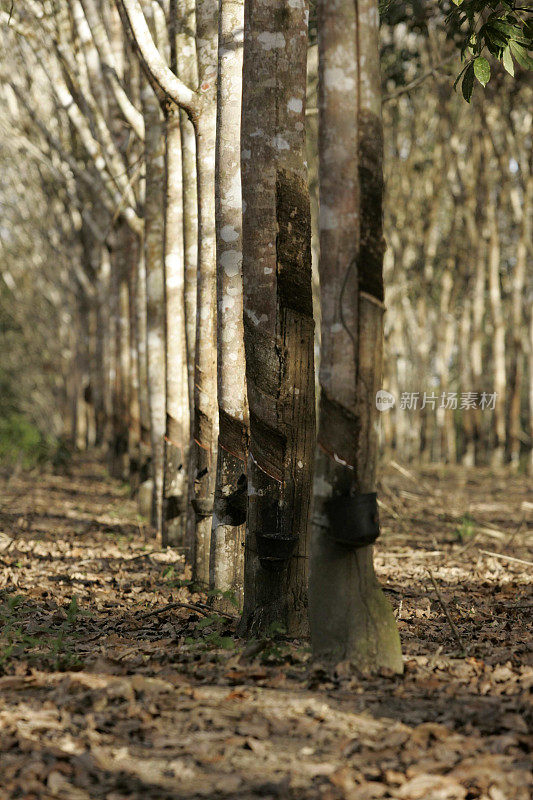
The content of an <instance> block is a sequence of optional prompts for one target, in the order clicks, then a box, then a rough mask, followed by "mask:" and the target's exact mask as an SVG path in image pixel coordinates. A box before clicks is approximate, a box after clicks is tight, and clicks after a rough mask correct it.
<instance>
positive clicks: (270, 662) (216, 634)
mask: <svg viewBox="0 0 533 800" xmlns="http://www.w3.org/2000/svg"><path fill="white" fill-rule="evenodd" d="M0 485H1V495H0V497H1V499H0V762H1V765H2V770H1V775H2V779H1V785H0V798H2V800H4V798H5V800H8V799H9V800H11V798H23V799H24V800H40V799H41V798H60V799H61V798H64V799H65V800H87V799H88V798H91V799H92V798H95V799H96V798H98V799H99V798H103V799H104V800H125V798H128V800H129V799H130V798H132V799H135V800H140V799H141V798H142V799H143V800H152V798H153V800H155V799H156V798H157V800H170V799H171V798H176V799H177V798H191V799H192V798H213V799H214V800H223V799H226V800H229V799H230V798H240V799H242V800H246V799H247V798H287V799H288V800H311V799H313V800H314V798H317V799H318V798H321V799H322V800H342V799H343V798H345V799H346V800H367V799H368V800H373V798H389V799H393V800H474V799H477V798H479V800H529V798H530V797H531V796H532V794H533V779H532V770H531V767H532V763H531V751H532V749H533V733H532V724H531V723H532V720H533V714H532V706H531V697H532V689H533V643H532V639H531V628H530V620H531V608H532V607H533V602H532V600H533V598H532V594H531V586H532V581H533V571H532V568H531V567H529V566H528V564H527V562H528V561H531V536H532V531H531V527H532V525H531V523H532V521H533V505H532V504H531V502H530V501H529V500H528V495H527V479H526V478H525V477H523V476H519V475H516V476H511V475H507V474H503V473H501V474H499V475H492V474H491V473H489V472H486V471H483V470H480V469H476V470H475V471H472V470H471V471H465V470H461V469H459V468H457V469H455V468H454V469H453V470H452V469H451V468H450V469H445V468H443V467H434V468H430V467H427V468H425V469H423V470H417V471H416V473H415V471H412V470H408V469H406V468H405V467H401V465H394V464H391V465H390V466H388V467H387V468H385V470H384V475H383V478H382V481H381V485H380V497H381V499H382V507H381V518H382V537H381V539H380V540H379V543H378V546H377V548H376V568H377V571H378V574H379V576H380V579H381V581H382V584H383V586H384V590H385V592H386V594H387V596H388V597H389V599H390V601H391V603H392V605H393V606H394V609H395V614H396V617H397V620H398V625H399V628H400V633H401V636H402V642H403V648H404V656H405V673H404V675H403V676H391V675H387V674H381V675H379V676H377V677H369V676H361V675H357V674H355V673H354V671H353V669H352V667H351V665H350V664H349V663H348V662H344V663H340V664H337V665H336V666H335V667H329V666H326V665H321V664H316V663H312V662H311V658H310V649H309V645H308V642H301V641H300V642H297V641H290V640H288V639H287V637H285V636H283V634H282V633H281V632H279V631H273V632H272V636H271V637H267V638H266V639H264V640H261V641H252V642H244V641H242V640H239V639H238V638H237V637H236V633H235V628H236V619H234V618H233V617H232V615H224V616H223V615H220V614H217V613H216V611H214V610H212V609H211V608H210V602H209V597H206V596H205V595H202V594H199V593H197V592H194V591H193V587H191V584H190V576H189V573H188V571H187V569H186V568H185V565H184V558H183V551H181V550H179V549H172V548H167V549H165V550H161V548H160V546H159V545H158V544H157V542H156V541H155V540H154V539H153V538H152V537H151V533H150V530H149V528H148V526H147V525H146V524H145V523H143V522H142V521H141V520H140V519H139V517H138V516H137V513H136V507H135V502H134V500H132V499H131V498H130V497H129V494H128V490H127V487H125V486H124V485H122V484H120V483H119V482H117V481H114V480H112V479H110V478H109V477H108V476H107V475H106V473H105V471H104V469H103V468H102V467H101V466H100V465H99V464H98V463H97V462H96V461H94V459H92V458H91V457H88V456H86V455H85V456H83V457H81V456H80V457H79V458H77V459H76V460H75V462H74V464H73V466H72V468H71V470H70V474H65V475H61V474H49V473H42V474H38V475H36V474H18V475H13V476H4V477H2V478H0ZM499 556H504V557H506V558H501V557H499ZM511 559H514V560H511ZM522 562H524V563H522ZM451 623H453V624H451Z"/></svg>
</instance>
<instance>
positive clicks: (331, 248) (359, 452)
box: [310, 0, 403, 672]
mask: <svg viewBox="0 0 533 800" xmlns="http://www.w3.org/2000/svg"><path fill="white" fill-rule="evenodd" d="M319 14H320V17H319V77H320V104H319V110H320V138H319V154H320V167H319V170H320V200H321V211H320V252H321V257H320V286H321V296H322V355H321V369H320V387H321V396H320V415H319V430H318V446H317V458H316V468H315V482H314V513H313V526H312V527H313V540H312V551H311V555H312V561H311V578H310V620H311V638H312V644H313V653H314V655H315V657H319V658H326V659H331V660H336V661H341V660H344V659H350V661H352V662H353V663H354V664H355V665H356V666H357V667H358V668H359V669H361V670H364V671H376V670H377V669H379V668H380V667H387V668H389V669H392V670H394V671H395V672H401V671H402V670H403V662H402V654H401V649H400V641H399V637H398V631H397V628H396V622H395V619H394V616H393V613H392V609H391V608H390V606H389V603H388V601H387V600H386V599H385V596H384V595H383V593H382V591H381V588H380V587H379V584H378V582H377V579H376V576H375V573H374V566H373V554H372V544H371V543H372V542H373V541H374V539H375V537H376V535H377V534H378V532H379V527H378V511H377V500H376V495H375V491H376V477H375V475H376V461H377V445H378V437H377V418H376V406H375V397H376V391H377V390H378V389H379V388H380V385H381V366H382V346H383V345H382V338H383V312H384V304H383V277H382V266H383V249H384V242H383V233H382V192H383V177H382V139H383V135H382V123H381V100H380V74H379V50H378V8H377V0H359V2H358V4H357V8H356V7H355V5H354V4H353V3H352V2H351V1H350V2H348V0H339V2H337V3H331V2H329V0H321V2H320V4H319ZM354 54H358V57H357V56H355V57H354ZM358 100H359V104H358V103H357V101H358ZM358 233H359V237H358Z"/></svg>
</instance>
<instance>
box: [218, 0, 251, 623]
mask: <svg viewBox="0 0 533 800" xmlns="http://www.w3.org/2000/svg"><path fill="white" fill-rule="evenodd" d="M243 27H244V0H221V2H220V6H219V34H218V37H219V38H218V85H217V94H218V102H217V140H216V195H215V205H216V231H217V237H216V243H217V363H218V369H217V388H218V415H219V434H218V455H217V478H216V488H215V506H214V514H213V530H212V534H211V567H210V569H211V586H212V589H213V590H214V591H215V593H216V594H215V595H214V597H213V602H214V605H215V607H217V608H219V609H222V610H226V611H228V610H231V609H232V607H233V608H235V605H237V606H238V607H239V608H242V595H243V573H244V531H245V525H244V523H245V520H246V458H247V450H248V405H247V400H246V363H245V357H244V328H243V299H242V202H241V167H240V164H241V158H240V124H241V94H242V45H243Z"/></svg>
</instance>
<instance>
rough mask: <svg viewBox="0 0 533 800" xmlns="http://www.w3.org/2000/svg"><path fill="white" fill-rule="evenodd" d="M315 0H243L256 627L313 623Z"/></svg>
mask: <svg viewBox="0 0 533 800" xmlns="http://www.w3.org/2000/svg"><path fill="white" fill-rule="evenodd" d="M308 10H309V9H308V4H307V2H304V1H303V0H302V2H294V0H282V2H279V0H263V2H248V3H246V5H245V27H244V61H243V99H242V103H243V111H242V132H241V159H242V161H241V169H242V189H243V212H244V213H243V283H244V341H245V350H246V376H247V392H248V404H249V413H250V445H249V456H248V469H247V475H248V509H247V533H246V546H245V586H244V609H243V617H242V622H241V629H242V631H243V632H245V633H248V634H252V635H254V634H256V633H258V632H261V631H264V630H268V629H269V628H271V626H272V625H273V624H277V625H282V626H284V627H285V629H286V630H287V631H288V633H289V634H291V635H299V634H302V633H305V632H306V630H308V622H307V563H308V561H307V554H308V539H307V530H308V516H309V505H310V494H311V479H312V464H313V450H314V439H315V405H314V370H313V356H314V353H313V337H314V323H313V304H312V290H311V227H310V208H309V191H308V185H307V171H306V166H305V156H304V150H305V133H304V131H305V95H306V55H307V25H308Z"/></svg>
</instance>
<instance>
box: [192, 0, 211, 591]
mask: <svg viewBox="0 0 533 800" xmlns="http://www.w3.org/2000/svg"><path fill="white" fill-rule="evenodd" d="M217 9H218V2H217V0H197V2H196V30H197V55H198V72H199V83H200V89H201V92H202V93H201V95H200V96H199V100H198V102H199V105H200V109H199V111H198V113H197V114H196V115H194V120H193V121H194V125H195V132H196V169H197V180H198V276H197V300H196V309H197V313H196V354H195V365H194V430H193V442H192V446H191V470H192V478H193V497H192V508H193V512H194V514H195V535H194V557H193V580H194V581H195V582H197V583H198V584H200V585H202V586H208V585H209V557H210V546H211V527H212V518H213V502H214V494H215V478H216V458H217V436H218V415H217V369H216V360H215V359H214V358H213V353H216V240H215V137H216V74H217V38H218V26H217V16H218V15H217Z"/></svg>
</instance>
